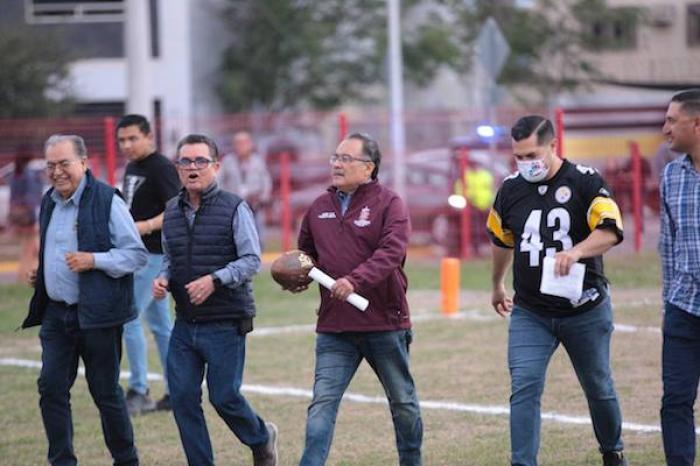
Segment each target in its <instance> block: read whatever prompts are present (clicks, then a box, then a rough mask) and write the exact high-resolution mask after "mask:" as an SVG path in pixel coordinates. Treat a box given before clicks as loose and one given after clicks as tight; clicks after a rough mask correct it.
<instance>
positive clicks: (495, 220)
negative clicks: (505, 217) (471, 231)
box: [486, 209, 515, 248]
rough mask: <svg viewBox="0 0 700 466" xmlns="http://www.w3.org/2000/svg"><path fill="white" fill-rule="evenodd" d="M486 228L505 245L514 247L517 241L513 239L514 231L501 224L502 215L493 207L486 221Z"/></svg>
mask: <svg viewBox="0 0 700 466" xmlns="http://www.w3.org/2000/svg"><path fill="white" fill-rule="evenodd" d="M486 228H487V229H488V230H489V232H490V233H491V234H492V235H493V236H494V238H496V239H497V240H498V241H500V242H501V243H503V244H504V245H505V246H508V247H511V248H512V247H513V246H514V245H515V242H514V241H513V232H511V231H510V230H506V229H504V228H503V225H502V224H501V217H500V216H499V215H498V213H497V212H496V211H495V210H494V209H491V211H490V212H489V218H488V220H487V221H486Z"/></svg>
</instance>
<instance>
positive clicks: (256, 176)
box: [219, 153, 272, 202]
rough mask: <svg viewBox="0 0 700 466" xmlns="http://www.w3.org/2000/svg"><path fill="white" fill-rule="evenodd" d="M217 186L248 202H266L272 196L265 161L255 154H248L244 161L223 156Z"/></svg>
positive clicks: (270, 180)
mask: <svg viewBox="0 0 700 466" xmlns="http://www.w3.org/2000/svg"><path fill="white" fill-rule="evenodd" d="M219 186H220V187H221V189H225V190H226V191H229V192H232V193H236V194H238V195H239V196H240V197H242V198H243V199H245V200H246V201H248V202H251V201H252V200H255V201H257V202H267V201H269V200H270V197H271V196H272V177H271V176H270V172H269V171H268V170H267V166H266V165H265V159H264V158H263V157H262V156H261V155H260V154H257V153H253V154H250V157H248V159H246V160H241V159H239V158H238V156H237V155H236V154H227V155H225V156H224V157H223V158H222V159H221V170H219Z"/></svg>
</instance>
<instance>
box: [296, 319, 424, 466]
mask: <svg viewBox="0 0 700 466" xmlns="http://www.w3.org/2000/svg"><path fill="white" fill-rule="evenodd" d="M410 342H411V332H410V330H399V331H394V332H367V333H354V332H353V333H338V334H333V333H319V334H318V335H317V336H316V375H315V380H314V396H313V400H312V401H311V405H310V406H309V412H308V417H307V420H306V444H305V446H304V455H303V457H302V459H301V465H302V466H318V465H323V464H325V462H326V458H327V457H328V452H329V450H330V446H331V441H332V440H333V429H334V428H335V419H336V417H337V414H338V406H339V405H340V400H341V398H342V397H343V393H345V390H346V389H347V387H348V385H349V384H350V381H351V380H352V377H353V375H354V374H355V371H356V370H357V368H358V366H359V365H360V362H362V359H367V362H368V363H369V365H370V366H371V367H372V369H373V370H374V372H375V374H377V377H379V381H380V382H381V383H382V386H383V387H384V392H385V393H386V396H387V398H388V400H389V408H390V410H391V416H392V419H393V421H394V431H395V434H396V446H397V448H398V451H399V463H400V464H401V466H414V465H420V464H421V451H420V449H421V443H422V439H423V422H422V420H421V416H420V407H419V405H418V395H417V394H416V389H415V386H414V384H413V378H412V377H411V373H410V372H409V368H408V347H409V344H410Z"/></svg>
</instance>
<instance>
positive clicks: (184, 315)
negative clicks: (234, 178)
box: [153, 134, 277, 466]
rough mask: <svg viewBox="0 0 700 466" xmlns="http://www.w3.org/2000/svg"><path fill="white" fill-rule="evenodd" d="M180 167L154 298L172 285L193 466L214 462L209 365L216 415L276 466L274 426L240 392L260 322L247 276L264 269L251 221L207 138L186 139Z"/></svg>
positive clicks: (259, 461) (179, 380) (177, 376)
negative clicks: (207, 405)
mask: <svg viewBox="0 0 700 466" xmlns="http://www.w3.org/2000/svg"><path fill="white" fill-rule="evenodd" d="M175 163H176V165H177V168H178V173H179V175H180V181H181V182H182V185H183V189H182V190H181V191H180V194H179V196H177V197H176V198H174V199H171V200H170V201H168V204H167V205H166V207H165V218H164V223H163V230H162V243H163V252H164V255H165V256H164V260H163V268H162V269H161V273H160V276H159V278H157V279H156V280H155V281H154V282H153V295H154V296H155V297H156V298H159V299H162V298H164V297H165V293H166V290H167V289H168V288H169V289H170V292H171V293H172V296H173V298H174V299H175V312H176V314H177V317H176V320H175V327H174V328H173V331H172V334H171V337H170V347H169V348H168V363H167V366H168V369H167V372H168V381H169V383H170V401H171V404H172V408H173V414H174V415H175V421H176V422H177V426H178V429H179V430H180V439H181V440H182V445H183V447H184V450H185V454H186V455H187V461H188V462H189V464H190V465H192V466H209V465H213V464H214V455H213V452H212V448H211V441H210V439H209V433H208V432H207V426H206V422H205V420H204V413H203V412H202V406H201V404H202V378H203V376H204V373H205V368H206V374H207V388H208V390H209V401H210V402H211V404H212V405H213V406H214V408H215V409H216V412H217V413H219V416H221V418H222V419H223V420H224V421H225V422H226V425H228V426H229V428H230V429H231V430H232V431H233V432H234V434H235V435H236V437H238V438H239V439H240V440H241V442H243V443H244V444H245V445H247V446H248V447H250V449H251V450H252V452H253V461H254V464H255V466H274V465H276V464H277V443H276V440H277V427H276V426H275V425H274V424H272V423H265V422H264V421H263V420H262V419H261V418H260V416H258V415H257V414H256V413H255V411H253V409H252V408H251V407H250V405H249V404H248V402H247V401H246V399H245V398H244V397H243V395H241V393H240V387H241V383H242V379H243V366H244V362H245V340H246V333H248V332H250V331H251V330H252V329H253V317H254V316H255V303H254V301H253V289H252V286H251V279H252V277H253V275H255V274H256V273H257V271H258V269H259V268H260V242H259V240H258V234H257V232H256V229H255V219H254V217H253V213H252V211H251V210H250V207H248V204H246V203H245V202H244V201H243V200H242V199H241V198H240V197H238V196H236V195H235V194H232V193H229V192H227V191H222V190H220V189H219V188H218V186H217V184H216V174H217V172H218V171H219V152H218V149H217V147H216V144H215V143H214V141H212V140H211V139H210V138H208V137H206V136H202V135H197V134H193V135H189V136H186V137H185V138H184V139H182V140H181V141H180V142H179V144H178V147H177V160H176V162H175Z"/></svg>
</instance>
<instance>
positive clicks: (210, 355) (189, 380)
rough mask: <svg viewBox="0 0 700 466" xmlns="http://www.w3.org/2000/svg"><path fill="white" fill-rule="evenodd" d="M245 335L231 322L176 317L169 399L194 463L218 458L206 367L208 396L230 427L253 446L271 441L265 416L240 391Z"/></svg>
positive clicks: (170, 355)
mask: <svg viewBox="0 0 700 466" xmlns="http://www.w3.org/2000/svg"><path fill="white" fill-rule="evenodd" d="M245 341H246V337H245V335H240V334H239V333H238V327H237V326H235V325H233V324H232V323H231V322H226V323H224V322H210V323H199V324H192V323H188V322H185V321H183V320H181V319H177V320H176V321H175V327H173V331H172V334H171V335H170V347H169V349H168V382H169V383H170V402H171V404H172V407H173V414H174V415H175V421H176V422H177V427H178V429H179V430H180V440H181V441H182V446H183V448H184V450H185V455H187V461H188V463H189V464H190V465H192V466H208V465H213V464H214V453H213V452H212V449H211V441H210V439H209V431H208V430H207V424H206V420H205V419H204V412H203V411H202V379H203V378H204V372H205V370H206V373H207V388H208V390H209V402H210V403H211V404H212V406H214V408H215V409H216V412H217V413H218V414H219V416H221V418H222V419H223V420H224V422H225V423H226V425H227V426H228V427H229V429H231V431H232V432H233V433H234V434H235V435H236V437H238V439H239V440H240V441H241V442H243V443H244V444H245V445H247V446H249V447H251V448H253V447H259V446H261V445H264V444H265V443H267V440H268V438H269V434H268V432H267V427H265V422H263V420H262V419H261V418H260V417H259V416H258V415H257V414H255V412H254V411H253V409H252V408H251V407H250V405H249V404H248V402H247V401H246V399H245V398H244V397H243V395H241V393H240V389H241V383H242V380H243V367H244V365H245Z"/></svg>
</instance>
